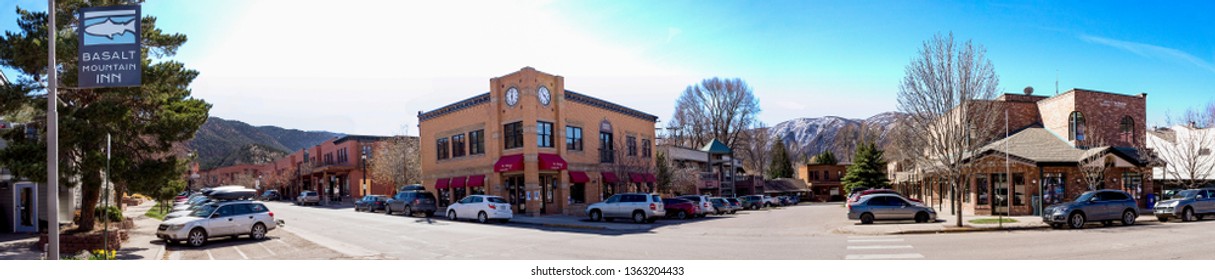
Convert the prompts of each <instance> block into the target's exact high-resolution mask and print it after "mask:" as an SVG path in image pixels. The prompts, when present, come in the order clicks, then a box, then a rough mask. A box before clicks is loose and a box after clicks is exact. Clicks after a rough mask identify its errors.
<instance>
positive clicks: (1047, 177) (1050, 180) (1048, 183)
mask: <svg viewBox="0 0 1215 280" xmlns="http://www.w3.org/2000/svg"><path fill="white" fill-rule="evenodd" d="M1066 184H1067V178H1066V176H1064V175H1063V173H1043V174H1042V189H1043V190H1044V191H1045V192H1046V193H1045V194H1043V196H1042V201H1045V202H1046V203H1045V205H1053V204H1057V203H1062V202H1063V200H1064V199H1066V198H1065V197H1064V195H1065V193H1064V191H1065V190H1067V186H1066Z"/></svg>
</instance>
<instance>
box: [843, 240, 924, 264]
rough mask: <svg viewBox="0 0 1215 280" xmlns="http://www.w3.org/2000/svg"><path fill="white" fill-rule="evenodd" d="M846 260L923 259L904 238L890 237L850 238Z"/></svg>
mask: <svg viewBox="0 0 1215 280" xmlns="http://www.w3.org/2000/svg"><path fill="white" fill-rule="evenodd" d="M846 246H847V249H848V253H849V254H848V255H846V256H844V259H845V260H908V259H923V258H924V255H921V254H920V253H916V252H914V250H915V247H914V246H911V244H907V241H906V240H903V238H894V237H889V236H849V237H848V245H846Z"/></svg>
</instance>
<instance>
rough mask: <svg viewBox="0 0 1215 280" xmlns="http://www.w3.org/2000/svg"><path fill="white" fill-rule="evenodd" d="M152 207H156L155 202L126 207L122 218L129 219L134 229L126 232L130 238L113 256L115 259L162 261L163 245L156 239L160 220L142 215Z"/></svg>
mask: <svg viewBox="0 0 1215 280" xmlns="http://www.w3.org/2000/svg"><path fill="white" fill-rule="evenodd" d="M153 206H156V202H154V201H149V202H144V203H143V204H140V205H137V206H131V207H127V209H126V210H125V211H123V212H122V215H123V216H126V217H127V218H131V220H132V221H133V222H135V228H132V229H130V230H128V232H127V235H128V236H130V239H129V240H127V242H124V243H123V244H122V249H119V250H118V252H117V253H115V254H114V255H115V256H114V257H115V258H117V259H120V260H163V259H164V254H165V244H164V242H161V241H160V239H157V238H156V227H157V226H160V220H157V219H153V218H150V217H148V216H146V215H144V214H146V213H148V210H149V209H152V207H153Z"/></svg>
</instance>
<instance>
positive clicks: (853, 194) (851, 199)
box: [845, 187, 872, 204]
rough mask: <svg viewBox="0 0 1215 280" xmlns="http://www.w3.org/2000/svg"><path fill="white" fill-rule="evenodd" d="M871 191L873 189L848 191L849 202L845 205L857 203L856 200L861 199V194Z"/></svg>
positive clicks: (862, 188) (861, 188)
mask: <svg viewBox="0 0 1215 280" xmlns="http://www.w3.org/2000/svg"><path fill="white" fill-rule="evenodd" d="M870 189H872V188H866V187H860V188H853V189H852V190H850V191H848V202H847V203H845V204H849V203H853V202H856V199H857V198H860V197H861V193H863V192H865V191H867V190H870Z"/></svg>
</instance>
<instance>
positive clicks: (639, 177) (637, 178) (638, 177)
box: [629, 173, 645, 183]
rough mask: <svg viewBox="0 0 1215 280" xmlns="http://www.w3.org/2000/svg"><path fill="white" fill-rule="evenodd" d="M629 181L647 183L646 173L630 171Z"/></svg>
mask: <svg viewBox="0 0 1215 280" xmlns="http://www.w3.org/2000/svg"><path fill="white" fill-rule="evenodd" d="M629 182H633V183H645V175H644V174H641V173H629Z"/></svg>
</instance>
